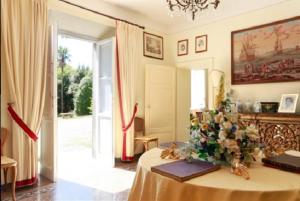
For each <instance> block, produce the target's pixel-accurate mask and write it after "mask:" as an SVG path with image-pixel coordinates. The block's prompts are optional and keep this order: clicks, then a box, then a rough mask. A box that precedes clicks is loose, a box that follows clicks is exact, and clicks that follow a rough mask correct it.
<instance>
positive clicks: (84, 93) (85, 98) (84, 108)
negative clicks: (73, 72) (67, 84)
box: [74, 72, 93, 115]
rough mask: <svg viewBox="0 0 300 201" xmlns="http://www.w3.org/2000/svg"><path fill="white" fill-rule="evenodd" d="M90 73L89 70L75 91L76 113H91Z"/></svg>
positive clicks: (91, 80) (91, 85)
mask: <svg viewBox="0 0 300 201" xmlns="http://www.w3.org/2000/svg"><path fill="white" fill-rule="evenodd" d="M92 87H93V79H92V73H91V72H89V73H88V74H87V75H86V76H85V77H84V78H83V79H82V80H81V81H80V83H79V85H78V90H77V93H76V94H75V97H74V104H75V113H76V114H77V115H88V114H91V113H92V93H93V90H92Z"/></svg>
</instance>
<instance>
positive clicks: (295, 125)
mask: <svg viewBox="0 0 300 201" xmlns="http://www.w3.org/2000/svg"><path fill="white" fill-rule="evenodd" d="M239 124H240V125H241V126H248V125H250V124H254V125H255V126H256V128H257V129H258V131H259V134H260V137H261V138H260V139H261V143H262V144H264V145H265V147H268V148H270V149H272V150H274V149H276V148H278V147H281V148H283V149H284V150H297V151H300V114H287V113H241V114H239Z"/></svg>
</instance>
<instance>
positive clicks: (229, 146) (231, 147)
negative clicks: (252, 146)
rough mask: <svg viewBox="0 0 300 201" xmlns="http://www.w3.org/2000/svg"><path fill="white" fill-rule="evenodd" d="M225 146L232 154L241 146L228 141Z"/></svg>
mask: <svg viewBox="0 0 300 201" xmlns="http://www.w3.org/2000/svg"><path fill="white" fill-rule="evenodd" d="M224 145H225V147H226V148H227V149H228V150H229V151H230V152H236V151H238V150H239V146H238V145H237V142H236V141H235V140H231V139H226V140H225V142H224Z"/></svg>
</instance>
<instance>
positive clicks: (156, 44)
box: [143, 32, 164, 59]
mask: <svg viewBox="0 0 300 201" xmlns="http://www.w3.org/2000/svg"><path fill="white" fill-rule="evenodd" d="M143 41H144V56H146V57H150V58H155V59H164V42H163V37H161V36H157V35H154V34H150V33H147V32H144V40H143Z"/></svg>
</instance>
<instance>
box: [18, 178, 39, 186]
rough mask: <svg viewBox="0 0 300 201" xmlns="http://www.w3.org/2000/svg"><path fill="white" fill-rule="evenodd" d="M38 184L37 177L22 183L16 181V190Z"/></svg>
mask: <svg viewBox="0 0 300 201" xmlns="http://www.w3.org/2000/svg"><path fill="white" fill-rule="evenodd" d="M36 182H37V178H36V177H32V178H31V179H26V180H22V181H16V188H21V187H25V186H32V185H34V184H35V183H36Z"/></svg>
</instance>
